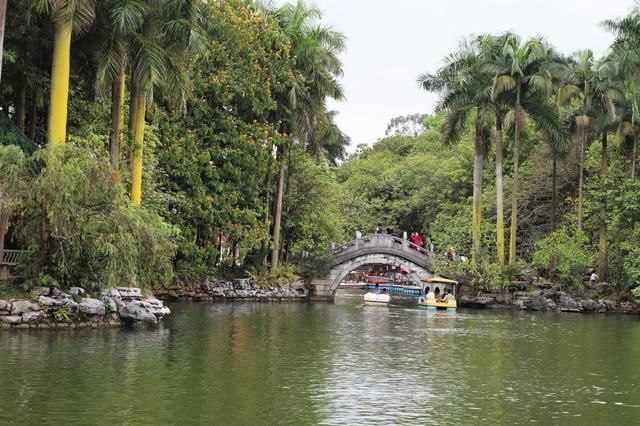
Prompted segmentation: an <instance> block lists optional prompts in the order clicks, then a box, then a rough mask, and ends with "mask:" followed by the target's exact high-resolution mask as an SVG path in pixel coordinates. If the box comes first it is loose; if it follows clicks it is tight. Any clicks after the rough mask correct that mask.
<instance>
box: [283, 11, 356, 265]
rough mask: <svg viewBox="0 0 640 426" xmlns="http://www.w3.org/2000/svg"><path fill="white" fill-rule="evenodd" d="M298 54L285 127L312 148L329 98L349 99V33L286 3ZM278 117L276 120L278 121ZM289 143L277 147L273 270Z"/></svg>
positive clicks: (286, 23) (286, 29)
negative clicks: (345, 89) (343, 57)
mask: <svg viewBox="0 0 640 426" xmlns="http://www.w3.org/2000/svg"><path fill="white" fill-rule="evenodd" d="M275 16H276V18H277V20H278V22H279V24H280V27H281V28H282V31H283V33H284V36H285V37H286V40H287V41H288V43H289V44H290V45H291V51H290V52H291V55H292V56H293V58H294V63H295V65H294V75H295V81H294V84H293V85H292V86H291V87H290V88H289V91H288V93H286V94H282V96H281V105H280V108H281V109H280V111H277V115H278V116H279V119H280V120H282V123H283V125H282V127H281V132H282V133H284V134H285V135H286V134H290V135H291V136H292V137H294V138H295V139H296V140H297V141H299V142H300V143H301V144H302V145H303V146H304V147H308V146H309V145H310V142H311V141H312V139H313V138H314V135H315V134H316V132H317V128H316V124H317V121H318V120H319V119H323V118H326V117H323V116H326V115H327V114H329V113H328V110H327V107H326V104H325V100H326V98H327V97H330V98H333V99H336V100H341V99H343V98H344V95H343V93H342V88H341V86H340V84H339V83H338V81H337V78H338V77H340V76H341V75H342V62H341V61H340V59H339V58H338V55H339V54H340V52H342V51H343V50H344V47H345V41H344V36H343V35H342V34H340V33H338V32H336V31H334V30H332V29H331V28H328V27H324V26H322V25H321V24H320V23H318V22H319V20H320V19H321V18H322V13H321V11H320V10H319V9H317V8H315V7H309V6H307V5H306V4H305V2H304V1H303V0H298V2H297V3H295V4H286V5H284V6H282V7H281V8H280V9H278V10H277V11H276V12H275ZM276 121H277V120H276ZM286 150H287V145H286V143H285V144H281V145H280V146H278V155H277V160H278V164H279V169H278V183H277V187H276V198H275V210H274V223H273V235H272V242H271V243H272V247H271V269H272V270H275V269H276V268H277V267H278V261H279V254H280V245H281V244H280V232H281V225H282V224H281V221H282V202H283V196H284V182H285V179H286V170H285V169H286V162H285V151H286Z"/></svg>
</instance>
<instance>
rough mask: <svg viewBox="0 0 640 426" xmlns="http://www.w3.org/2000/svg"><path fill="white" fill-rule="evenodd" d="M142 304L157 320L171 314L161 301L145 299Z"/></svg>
mask: <svg viewBox="0 0 640 426" xmlns="http://www.w3.org/2000/svg"><path fill="white" fill-rule="evenodd" d="M205 296H206V295H205ZM143 303H146V304H147V306H148V307H149V309H150V310H151V312H152V313H153V315H155V316H156V317H158V318H162V317H163V316H165V315H169V314H170V313H171V310H170V309H169V308H167V307H166V306H164V304H163V303H162V301H160V300H158V299H155V298H150V299H146V300H145V301H144V302H143Z"/></svg>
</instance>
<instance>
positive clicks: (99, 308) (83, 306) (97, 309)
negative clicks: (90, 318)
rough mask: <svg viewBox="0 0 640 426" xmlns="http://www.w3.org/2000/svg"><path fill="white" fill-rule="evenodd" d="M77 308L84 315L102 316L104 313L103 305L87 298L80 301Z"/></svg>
mask: <svg viewBox="0 0 640 426" xmlns="http://www.w3.org/2000/svg"><path fill="white" fill-rule="evenodd" d="M79 308H80V312H82V313H83V314H86V315H104V314H105V313H106V309H105V307H104V303H102V302H101V301H99V300H98V299H91V298H89V297H87V298H86V299H82V300H81V301H80V306H79Z"/></svg>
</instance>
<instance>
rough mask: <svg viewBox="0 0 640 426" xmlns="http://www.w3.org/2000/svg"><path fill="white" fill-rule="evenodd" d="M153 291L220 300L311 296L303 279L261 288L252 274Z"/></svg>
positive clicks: (166, 296) (162, 296)
mask: <svg viewBox="0 0 640 426" xmlns="http://www.w3.org/2000/svg"><path fill="white" fill-rule="evenodd" d="M153 294H154V295H155V296H156V297H158V298H160V299H165V300H187V301H217V302H228V301H245V302H299V301H306V300H307V299H308V297H309V292H308V290H307V289H306V287H305V286H304V285H303V283H302V282H298V283H295V284H287V285H284V286H282V287H269V288H261V287H256V286H254V285H253V284H251V281H250V280H249V279H248V278H238V279H235V280H233V281H216V282H212V281H209V280H208V279H206V280H205V281H204V282H203V283H201V284H200V285H194V286H188V285H184V284H180V283H175V284H173V285H171V286H169V287H167V288H164V289H158V290H154V292H153Z"/></svg>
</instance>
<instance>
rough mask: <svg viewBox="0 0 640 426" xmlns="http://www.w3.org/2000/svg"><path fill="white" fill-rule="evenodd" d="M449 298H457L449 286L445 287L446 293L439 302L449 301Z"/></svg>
mask: <svg viewBox="0 0 640 426" xmlns="http://www.w3.org/2000/svg"><path fill="white" fill-rule="evenodd" d="M449 300H455V297H453V294H451V290H449V289H448V288H445V289H444V295H443V296H442V299H440V300H439V302H445V303H447V302H449Z"/></svg>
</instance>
